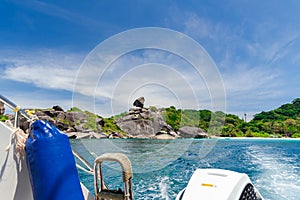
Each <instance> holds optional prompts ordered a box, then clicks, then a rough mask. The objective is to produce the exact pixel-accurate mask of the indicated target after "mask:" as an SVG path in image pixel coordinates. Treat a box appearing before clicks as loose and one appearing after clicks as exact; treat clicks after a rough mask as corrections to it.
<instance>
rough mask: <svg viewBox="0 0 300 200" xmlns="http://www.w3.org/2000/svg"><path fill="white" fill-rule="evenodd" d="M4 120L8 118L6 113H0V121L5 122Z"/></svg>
mask: <svg viewBox="0 0 300 200" xmlns="http://www.w3.org/2000/svg"><path fill="white" fill-rule="evenodd" d="M6 120H8V116H6V115H0V121H1V122H5V121H6Z"/></svg>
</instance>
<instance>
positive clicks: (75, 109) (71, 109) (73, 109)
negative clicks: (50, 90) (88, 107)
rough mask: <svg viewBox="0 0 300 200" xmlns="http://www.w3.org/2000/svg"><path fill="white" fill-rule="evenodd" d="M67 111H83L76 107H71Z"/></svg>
mask: <svg viewBox="0 0 300 200" xmlns="http://www.w3.org/2000/svg"><path fill="white" fill-rule="evenodd" d="M67 112H83V111H82V110H81V109H79V108H77V107H72V108H70V109H69V110H68V111H67Z"/></svg>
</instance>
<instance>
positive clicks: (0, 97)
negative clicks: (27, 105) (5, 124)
mask: <svg viewBox="0 0 300 200" xmlns="http://www.w3.org/2000/svg"><path fill="white" fill-rule="evenodd" d="M0 101H1V102H2V103H4V105H6V106H7V107H9V108H10V109H12V110H13V111H14V113H15V124H14V126H15V127H18V121H19V114H20V115H22V116H23V117H25V118H26V119H27V120H32V118H31V117H30V116H29V115H28V114H27V113H26V111H25V110H24V109H22V108H20V106H17V104H15V103H14V102H12V101H11V100H9V99H8V98H6V97H5V96H3V95H1V94H0Z"/></svg>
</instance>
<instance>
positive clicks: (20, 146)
mask: <svg viewBox="0 0 300 200" xmlns="http://www.w3.org/2000/svg"><path fill="white" fill-rule="evenodd" d="M26 139H27V134H25V133H24V131H23V130H22V129H20V128H15V129H14V131H13V133H12V134H11V135H10V140H9V144H8V145H7V147H6V148H5V151H9V150H10V148H11V146H12V143H13V140H14V141H15V144H16V153H19V154H21V155H24V154H25V142H26Z"/></svg>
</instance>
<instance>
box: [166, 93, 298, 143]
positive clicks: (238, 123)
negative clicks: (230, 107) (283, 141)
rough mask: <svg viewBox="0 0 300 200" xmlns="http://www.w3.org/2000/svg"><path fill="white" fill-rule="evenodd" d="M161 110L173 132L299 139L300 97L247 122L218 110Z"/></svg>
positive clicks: (170, 108)
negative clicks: (190, 128) (193, 129)
mask: <svg viewBox="0 0 300 200" xmlns="http://www.w3.org/2000/svg"><path fill="white" fill-rule="evenodd" d="M164 111H165V112H164V114H163V117H164V118H165V120H166V122H167V123H168V124H169V125H171V126H172V128H173V129H174V130H178V129H179V128H180V127H183V126H195V127H199V128H202V129H203V130H205V131H208V130H209V133H210V134H212V135H216V136H222V137H293V138H297V137H300V98H297V99H295V100H294V101H293V102H292V103H289V104H284V105H282V106H280V107H279V108H277V109H275V110H271V111H268V112H261V113H259V114H256V115H255V116H254V118H253V119H252V120H251V121H250V122H245V121H244V120H242V119H240V118H239V117H238V116H236V115H233V114H225V113H223V112H221V111H216V112H212V111H209V110H199V111H197V110H181V109H178V110H177V109H176V108H175V107H174V106H171V107H169V108H165V109H164ZM220 128H222V131H221V132H220V131H219V130H220Z"/></svg>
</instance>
